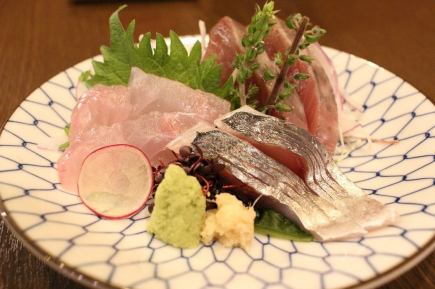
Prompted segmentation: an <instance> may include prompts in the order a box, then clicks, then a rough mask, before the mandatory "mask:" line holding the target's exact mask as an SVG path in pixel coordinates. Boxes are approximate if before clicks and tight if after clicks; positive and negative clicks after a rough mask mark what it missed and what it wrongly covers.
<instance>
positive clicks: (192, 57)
mask: <svg viewBox="0 0 435 289" xmlns="http://www.w3.org/2000/svg"><path fill="white" fill-rule="evenodd" d="M125 7H126V5H123V6H121V7H119V8H118V10H116V11H115V12H114V13H113V14H112V15H111V16H110V18H109V28H110V46H102V47H101V54H102V55H103V59H104V60H103V61H102V62H100V61H93V62H92V66H93V68H94V71H95V72H94V73H92V72H90V71H85V72H84V73H83V74H82V75H81V77H80V80H82V81H84V82H85V83H86V85H87V86H88V87H92V86H94V85H96V84H104V85H127V84H128V80H129V78H130V71H131V68H132V67H138V68H140V69H142V70H143V71H144V72H146V73H151V74H155V75H158V76H162V77H166V78H169V79H172V80H176V81H179V82H182V83H184V84H186V85H188V86H190V87H192V88H194V89H201V90H204V91H207V92H210V93H214V94H216V95H218V96H220V97H223V98H227V99H228V98H229V93H230V88H231V85H232V79H230V80H228V81H227V82H226V83H225V84H224V85H220V75H221V66H220V65H219V64H217V63H216V60H215V59H214V58H210V59H206V60H204V61H203V62H201V44H200V42H199V41H197V42H196V43H195V45H194V46H193V48H192V50H191V51H190V53H188V51H187V49H186V48H185V47H184V45H183V43H182V42H181V40H180V38H179V37H178V35H177V34H176V33H175V32H173V31H170V33H169V38H170V41H171V43H170V47H168V46H167V44H166V42H165V39H164V37H163V36H162V35H161V34H159V33H157V34H156V47H155V49H153V48H152V46H151V33H146V34H144V35H143V37H142V39H141V40H140V41H139V43H135V42H134V30H135V26H136V25H135V21H134V20H133V21H131V22H130V24H128V26H127V28H126V29H124V26H123V25H122V23H121V20H120V19H119V12H120V11H121V10H123V9H124V8H125Z"/></svg>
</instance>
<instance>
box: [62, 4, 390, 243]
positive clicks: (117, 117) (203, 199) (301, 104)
mask: <svg viewBox="0 0 435 289" xmlns="http://www.w3.org/2000/svg"><path fill="white" fill-rule="evenodd" d="M123 8H124V7H121V8H120V9H118V10H117V11H116V12H115V13H114V14H112V16H111V17H110V21H109V22H110V33H111V44H110V47H105V46H103V47H102V55H103V59H104V60H103V62H98V61H94V62H93V71H87V72H85V73H83V74H82V75H81V77H80V79H79V85H78V87H80V89H78V90H77V95H76V97H77V100H78V101H77V105H76V107H75V108H74V110H73V113H72V117H71V122H70V125H69V126H68V128H67V129H66V132H67V134H68V142H67V143H65V144H63V145H61V146H60V147H59V149H61V150H64V152H63V154H62V156H61V157H60V159H59V161H58V163H57V169H58V173H59V178H60V181H61V184H62V186H63V187H64V188H65V189H66V190H68V191H72V192H77V193H78V194H79V195H80V198H81V200H82V201H83V203H84V204H85V205H86V206H87V207H88V208H89V209H90V210H92V211H93V212H94V213H95V214H97V215H99V216H100V217H102V218H108V219H117V218H127V217H131V216H132V215H134V214H135V213H137V212H139V211H140V210H142V209H144V210H149V211H150V212H151V217H150V221H149V223H148V227H147V230H148V232H150V233H153V234H154V235H155V237H156V238H158V239H160V240H161V241H163V242H165V243H168V244H171V245H173V246H176V247H180V248H192V247H195V246H198V245H199V243H200V242H202V243H204V244H210V243H212V242H214V241H218V242H220V243H222V244H223V245H224V246H227V247H234V246H239V247H242V248H249V246H250V243H251V240H252V239H253V237H254V233H258V234H267V235H270V236H271V237H276V238H285V239H291V240H295V241H311V240H319V241H329V240H339V239H345V238H352V237H358V236H361V235H363V234H365V233H367V232H368V231H369V230H373V229H376V228H379V227H382V226H385V225H388V224H392V223H393V222H395V221H396V218H397V214H396V213H395V212H394V211H393V210H392V209H390V208H387V207H384V206H383V205H382V204H381V203H380V202H378V201H377V200H375V199H373V198H371V197H370V196H367V195H366V194H365V193H364V192H363V191H362V190H361V189H360V188H358V187H357V186H356V185H355V184H353V183H352V182H351V181H349V180H348V179H347V178H346V177H345V176H344V175H343V174H342V173H341V172H340V170H339V169H338V167H337V165H336V163H335V161H334V159H333V156H334V152H335V149H336V146H337V143H338V142H339V143H340V148H341V149H343V148H345V147H346V140H347V139H349V138H354V139H355V138H356V139H358V138H361V128H360V127H358V123H357V121H356V117H354V116H355V111H356V110H357V109H356V108H355V107H353V106H352V105H349V104H348V103H345V98H344V97H343V95H342V93H341V90H340V89H339V87H338V84H337V77H336V74H335V70H334V67H333V66H332V64H331V62H330V60H329V59H328V57H327V56H326V54H325V53H324V52H323V50H322V48H321V46H320V45H319V44H318V43H317V40H318V39H319V38H320V37H321V36H322V35H323V34H324V33H325V30H323V29H321V28H319V27H318V26H313V25H312V24H311V23H310V22H309V19H308V18H307V17H305V16H302V15H300V14H295V15H292V16H289V17H288V18H287V19H286V20H285V21H284V20H281V19H279V18H277V16H276V13H277V11H275V10H274V3H273V2H266V4H265V5H264V6H263V7H257V9H256V13H255V15H254V16H253V17H252V21H251V23H250V24H249V25H248V26H247V27H245V26H243V25H242V24H240V23H238V22H237V21H235V20H233V19H231V18H229V17H224V18H222V19H221V20H220V21H219V22H218V23H217V24H216V25H215V26H214V27H213V28H212V29H211V30H210V33H209V41H208V45H207V47H206V48H205V44H206V41H205V39H206V36H205V35H202V36H203V41H202V42H203V43H202V45H201V44H200V42H197V43H196V44H195V45H194V47H193V49H192V50H191V51H190V52H188V51H187V50H186V49H185V47H184V46H183V44H182V43H181V41H180V40H179V38H178V36H177V35H176V34H175V33H174V32H171V34H170V41H171V43H170V47H169V48H168V46H167V44H166V42H165V39H164V38H163V37H162V36H161V35H160V34H157V36H156V44H155V47H154V48H153V46H152V44H151V43H152V41H151V34H150V33H147V34H143V35H142V36H141V37H140V38H139V42H138V43H136V42H135V41H134V39H133V34H134V28H135V27H134V22H131V23H130V24H129V25H128V27H127V29H124V27H123V26H122V24H121V22H120V20H119V16H118V14H119V11H120V10H122V9H123ZM346 119H353V120H352V121H344V120H346ZM357 129H359V131H358V132H357ZM352 132H357V133H356V134H355V135H353V136H352ZM362 137H364V134H363V136H362Z"/></svg>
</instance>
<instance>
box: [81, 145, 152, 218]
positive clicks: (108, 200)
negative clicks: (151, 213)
mask: <svg viewBox="0 0 435 289" xmlns="http://www.w3.org/2000/svg"><path fill="white" fill-rule="evenodd" d="M153 181H154V180H153V173H152V167H151V164H150V161H149V160H148V158H147V157H146V156H145V154H144V153H143V152H142V151H141V150H140V149H138V148H136V147H133V146H131V145H126V144H118V145H111V146H106V147H103V148H100V149H98V150H96V151H94V152H92V153H91V154H90V155H88V156H87V157H86V159H85V161H84V162H83V165H82V168H81V171H80V176H79V181H78V192H79V196H80V198H81V199H82V201H83V203H84V204H85V205H86V206H87V207H88V208H89V209H90V210H92V211H93V212H94V213H95V214H97V215H99V216H101V217H104V218H108V219H120V218H127V217H129V216H131V215H133V214H135V213H137V212H138V211H139V210H140V209H142V208H143V206H144V205H145V203H146V201H147V200H148V198H149V196H150V195H151V191H152V187H153Z"/></svg>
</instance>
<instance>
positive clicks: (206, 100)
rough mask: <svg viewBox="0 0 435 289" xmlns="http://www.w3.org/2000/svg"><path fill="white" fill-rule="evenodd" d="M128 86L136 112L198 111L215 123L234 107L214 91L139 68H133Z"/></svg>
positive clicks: (204, 118) (198, 113) (137, 113)
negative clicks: (195, 87) (187, 84)
mask: <svg viewBox="0 0 435 289" xmlns="http://www.w3.org/2000/svg"><path fill="white" fill-rule="evenodd" d="M129 89H130V92H131V97H132V102H133V103H135V104H136V105H135V115H140V114H141V113H143V112H149V111H161V112H185V113H196V114H197V115H198V116H199V117H200V118H201V119H203V120H205V121H209V122H212V121H213V120H215V119H216V118H217V117H218V116H220V115H222V114H224V113H227V112H228V111H230V106H231V104H230V103H229V102H228V101H226V100H224V99H222V98H219V97H217V96H216V95H214V94H211V93H208V92H204V91H202V90H198V89H192V88H190V87H188V86H186V85H184V84H182V83H180V82H178V81H174V80H170V79H167V78H163V77H159V76H156V75H153V74H148V73H145V72H143V71H142V70H140V69H139V68H133V69H132V71H131V76H130V82H129ZM145 99H146V100H148V101H145Z"/></svg>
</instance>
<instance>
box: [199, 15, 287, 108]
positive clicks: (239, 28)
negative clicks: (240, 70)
mask: <svg viewBox="0 0 435 289" xmlns="http://www.w3.org/2000/svg"><path fill="white" fill-rule="evenodd" d="M245 34H246V27H245V26H244V25H242V24H241V23H239V22H237V21H235V20H234V19H232V18H231V17H228V16H225V17H223V18H221V19H220V20H219V22H218V23H216V24H215V25H214V26H213V28H212V29H211V30H210V33H209V39H210V41H209V43H208V46H207V50H206V52H205V55H204V58H205V59H207V58H211V57H215V58H216V62H217V63H219V64H220V65H221V67H222V71H221V83H222V84H224V83H225V82H226V81H227V80H228V78H229V77H230V76H231V75H233V76H235V74H233V73H236V72H237V71H234V67H233V63H234V60H235V59H236V56H237V54H240V53H243V52H244V51H245V48H244V47H243V46H242V38H243V36H244V35H245ZM256 61H257V63H258V69H257V70H256V71H255V72H254V74H253V76H252V77H251V78H250V79H249V80H248V81H247V85H246V90H247V88H248V86H249V85H250V84H255V85H256V86H257V87H258V89H259V92H258V96H257V100H258V103H259V104H261V105H265V104H266V101H267V97H268V96H269V95H270V93H271V91H272V89H273V86H274V84H275V80H269V81H265V80H264V77H263V75H264V73H265V71H268V72H269V73H272V74H275V75H276V74H278V73H279V67H278V66H277V65H276V64H275V62H274V61H272V59H270V58H269V56H268V55H267V53H266V52H263V53H261V54H259V55H258V56H257V59H256Z"/></svg>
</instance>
